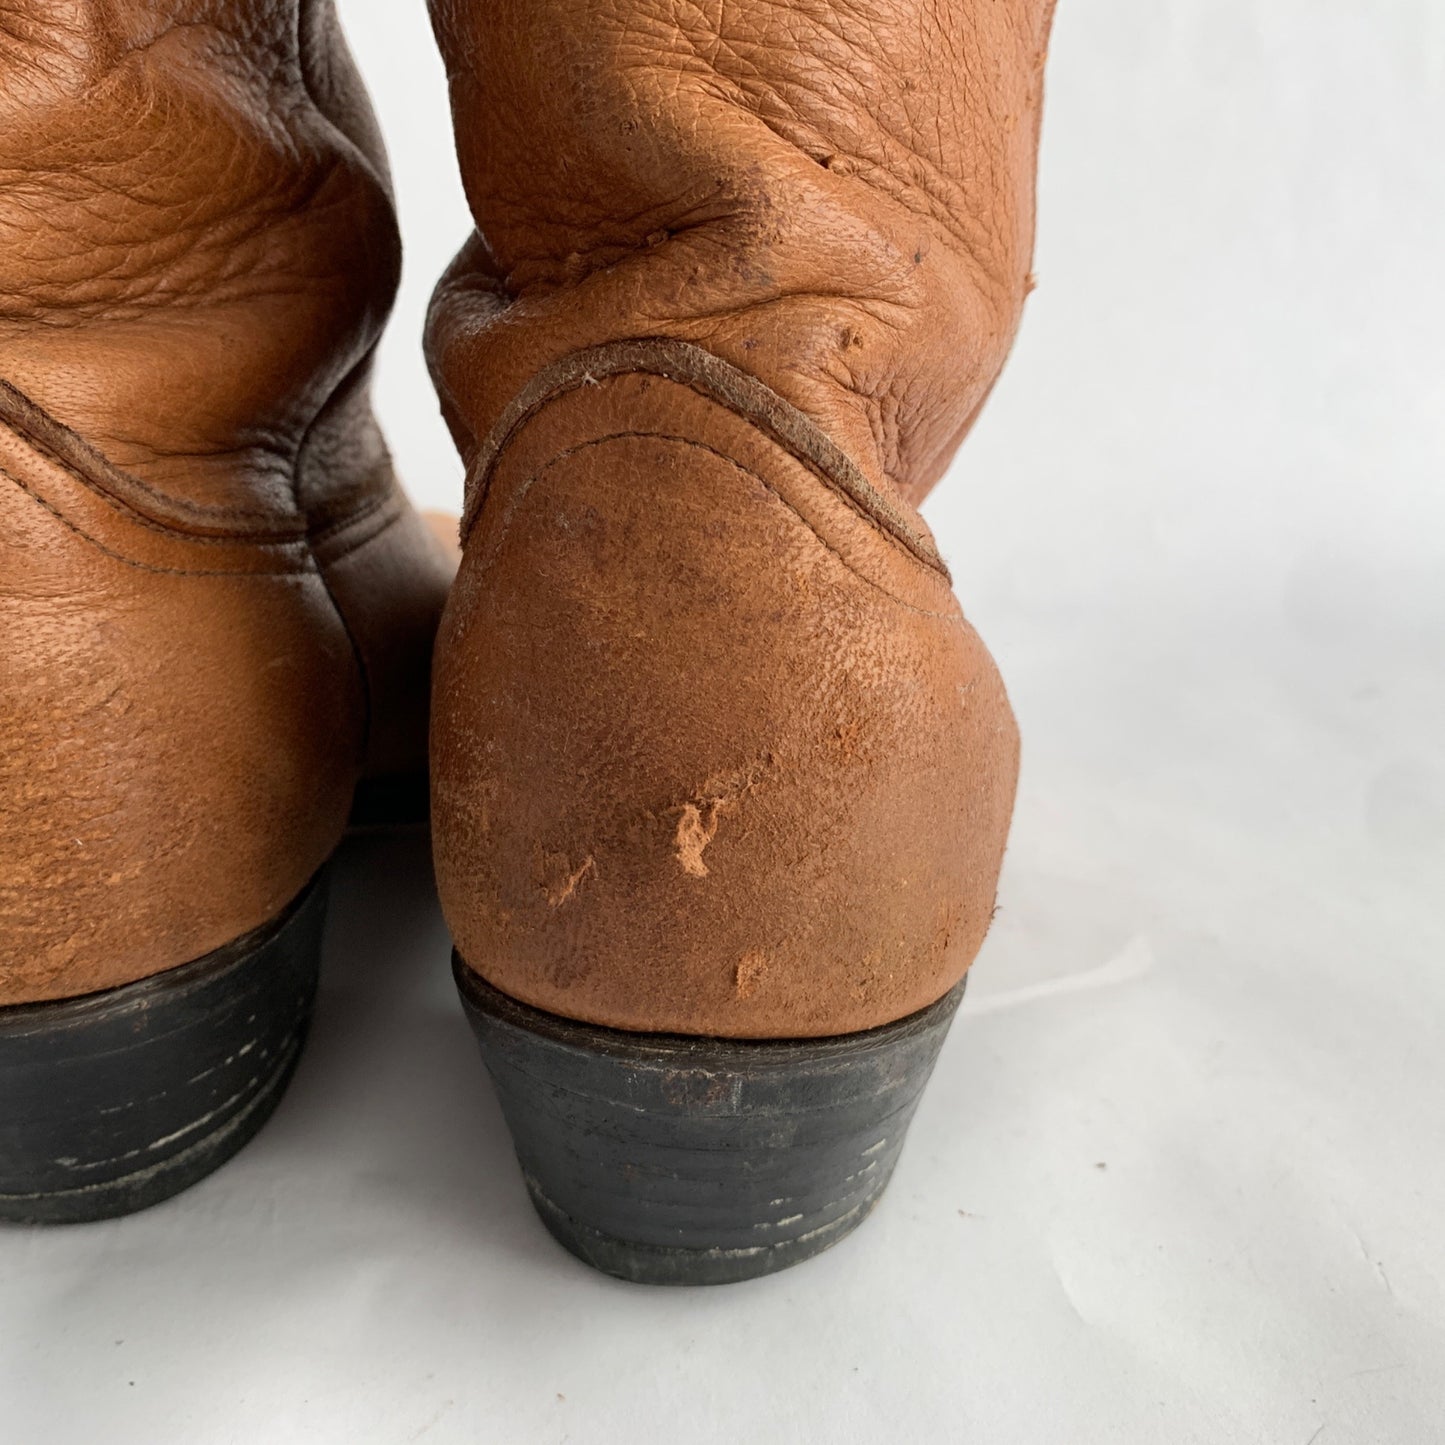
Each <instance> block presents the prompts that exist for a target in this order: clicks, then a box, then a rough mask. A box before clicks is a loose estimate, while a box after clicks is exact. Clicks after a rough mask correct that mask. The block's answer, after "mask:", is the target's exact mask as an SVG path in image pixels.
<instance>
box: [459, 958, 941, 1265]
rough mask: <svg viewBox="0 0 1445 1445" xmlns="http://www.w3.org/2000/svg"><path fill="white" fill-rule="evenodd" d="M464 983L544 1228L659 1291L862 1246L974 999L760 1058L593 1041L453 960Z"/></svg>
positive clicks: (623, 1036)
mask: <svg viewBox="0 0 1445 1445" xmlns="http://www.w3.org/2000/svg"><path fill="white" fill-rule="evenodd" d="M453 972H454V974H455V976H456V980H457V986H458V989H459V991H460V993H461V997H462V1003H463V1006H464V1008H465V1010H466V1014H467V1017H468V1020H469V1021H470V1023H471V1026H472V1029H473V1031H474V1032H475V1034H476V1037H477V1041H478V1043H479V1044H480V1046H481V1051H482V1058H483V1060H484V1062H485V1063H486V1066H487V1070H488V1072H489V1073H490V1074H491V1076H492V1080H493V1082H494V1083H495V1085H496V1089H497V1095H498V1098H499V1100H500V1102H501V1106H502V1112H503V1114H504V1116H505V1117H506V1120H507V1125H508V1127H509V1128H510V1130H511V1133H512V1139H513V1142H514V1144H515V1146H516V1151H517V1157H518V1159H519V1161H520V1163H521V1166H522V1173H523V1175H524V1177H525V1179H526V1183H527V1189H528V1191H529V1193H530V1194H531V1197H532V1202H533V1204H534V1205H535V1206H536V1209H537V1212H538V1214H539V1215H541V1218H542V1222H543V1223H544V1224H545V1225H546V1226H547V1228H548V1229H549V1230H550V1231H551V1233H552V1234H553V1235H554V1236H555V1237H556V1238H557V1239H558V1240H559V1241H560V1242H561V1243H562V1244H563V1245H565V1246H566V1247H567V1249H569V1250H571V1252H572V1253H573V1254H575V1255H577V1256H578V1258H580V1259H582V1260H584V1261H585V1262H586V1263H588V1264H591V1265H593V1266H595V1267H596V1268H598V1269H600V1270H603V1271H605V1272H606V1273H608V1274H611V1275H616V1276H617V1277H619V1278H621V1279H626V1280H633V1281H636V1282H638V1283H643V1284H726V1283H730V1282H733V1281H737V1280H744V1279H752V1278H754V1277H756V1276H758V1275H764V1274H771V1273H772V1272H774V1271H775V1270H780V1269H785V1268H787V1266H789V1265H791V1264H796V1263H798V1262H799V1261H801V1260H804V1259H807V1258H809V1257H810V1256H812V1255H815V1254H817V1253H819V1252H820V1251H821V1250H824V1249H826V1248H828V1246H829V1245H831V1244H834V1243H836V1242H837V1241H838V1240H840V1239H842V1238H843V1237H844V1236H845V1235H846V1234H848V1233H850V1232H851V1231H852V1230H853V1229H855V1228H856V1227H857V1226H858V1225H859V1224H860V1223H861V1222H862V1221H863V1220H864V1219H865V1218H866V1217H867V1215H868V1213H869V1211H870V1210H871V1209H872V1208H873V1206H874V1205H875V1204H876V1203H877V1201H878V1198H879V1196H880V1195H881V1194H882V1192H883V1189H884V1187H885V1186H886V1184H887V1183H888V1179H889V1176H890V1175H891V1174H892V1172H893V1166H894V1164H895V1163H896V1162H897V1159H898V1155H899V1151H900V1149H901V1148H902V1144H903V1137H904V1134H905V1133H906V1131H907V1129H908V1124H909V1121H910V1120H911V1119H912V1117H913V1111H914V1109H915V1108H916V1106H917V1104H918V1099H919V1096H920V1095H921V1093H922V1091H923V1087H924V1085H925V1084H926V1083H927V1082H928V1076H929V1074H930V1073H931V1072H932V1070H933V1065H934V1061H935V1060H936V1059H937V1057H938V1051H939V1048H940V1047H941V1045H942V1043H943V1040H944V1037H945V1035H946V1034H947V1032H948V1027H949V1024H950V1023H951V1022H952V1020H953V1016H954V1013H955V1012H956V1011H957V1008H958V1004H959V1001H960V999H961V998H962V997H963V991H964V983H962V982H961V983H959V984H958V985H957V986H956V987H955V988H954V989H953V990H952V991H951V992H949V993H948V994H946V995H945V996H944V997H943V998H941V999H939V1001H938V1002H937V1003H935V1004H933V1005H931V1006H930V1007H928V1008H926V1009H923V1010H921V1011H920V1012H918V1013H916V1014H912V1015H910V1016H909V1017H907V1018H904V1019H900V1020H898V1021H897V1022H896V1023H892V1024H886V1025H884V1026H883V1027H882V1028H876V1029H869V1030H867V1031H865V1032H862V1033H857V1034H850V1035H844V1036H841V1037H837V1038H827V1039H801V1040H795V1041H788V1040H785V1041H775V1040H762V1041H747V1040H731V1039H704V1038H687V1037H681V1036H675V1035H666V1034H632V1033H625V1032H621V1031H619V1030H616V1029H608V1028H602V1027H598V1026H596V1025H593V1024H584V1023H578V1022H575V1021H573V1020H570V1019H564V1018H560V1017H557V1016H556V1015H553V1014H548V1013H543V1012H542V1011H541V1010H539V1009H535V1008H531V1007H529V1006H528V1005H526V1004H523V1003H520V1002H518V1001H517V1000H515V999H513V998H511V997H509V996H508V995H506V994H504V993H501V992H500V991H498V990H497V989H495V988H493V987H492V986H491V985H490V984H488V983H487V982H486V981H485V980H483V979H482V978H481V977H480V976H479V975H477V974H476V973H474V972H473V971H472V970H471V969H470V968H468V967H467V966H466V964H465V963H464V961H463V960H462V959H461V957H460V955H457V954H455V953H454V954H453Z"/></svg>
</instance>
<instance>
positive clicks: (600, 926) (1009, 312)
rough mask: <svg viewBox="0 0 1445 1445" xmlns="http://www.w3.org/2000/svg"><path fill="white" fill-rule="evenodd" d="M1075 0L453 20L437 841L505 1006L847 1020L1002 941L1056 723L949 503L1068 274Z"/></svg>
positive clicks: (586, 8) (953, 975)
mask: <svg viewBox="0 0 1445 1445" xmlns="http://www.w3.org/2000/svg"><path fill="white" fill-rule="evenodd" d="M1050 10H1051V6H1050V5H1049V4H1048V3H1046V0H997V3H989V4H982V3H978V0H948V3H944V4H928V5H925V4H921V3H917V0H797V3H790V4H787V5H780V4H775V3H770V0H739V3H730V4H728V5H725V6H724V5H710V4H704V5H696V6H686V7H679V6H676V5H673V4H670V3H661V0H496V3H492V4H487V5H480V4H475V3H470V0H432V15H433V20H434V24H435V28H436V31H437V35H438V39H439V41H440V43H441V47H442V51H443V55H444V56H445V59H446V63H447V69H448V75H449V80H450V86H451V99H452V108H453V114H454V118H455V123H456V133H457V149H458V155H459V158H460V162H461V169H462V175H463V179H464V182H465V184H466V188H467V194H468V199H469V201H470V204H471V207H472V211H473V215H474V217H475V220H476V234H475V235H474V236H473V237H472V238H471V240H470V241H469V242H468V243H467V244H466V245H465V246H464V247H463V249H462V251H461V253H460V254H459V255H458V257H457V259H456V261H455V262H454V264H453V266H452V268H451V270H450V271H449V273H448V274H447V276H446V277H444V278H443V281H442V283H441V285H440V286H439V288H438V291H437V294H436V297H435V300H434V303H433V308H432V315H431V321H430V325H429V330H428V349H429V356H430V360H431V364H432V368H433V374H434V376H435V377H436V380H437V385H438V390H439V393H440V395H441V399H442V405H443V412H444V414H445V415H446V417H447V420H448V422H449V424H450V425H451V428H452V431H453V434H454V436H455V437H456V439H457V442H458V446H459V448H460V450H461V452H462V455H463V458H464V460H465V461H466V464H467V467H468V495H467V506H466V512H465V517H464V527H463V539H464V544H465V551H464V558H463V562H462V566H461V571H460V573H459V577H458V582H457V585H456V587H455V588H454V590H453V593H452V596H451V599H450V601H449V603H448V607H447V611H446V614H445V617H444V621H443V627H442V631H441V634H440V636H439V643H438V652H437V663H436V675H435V688H434V703H433V708H434V711H433V737H432V755H433V769H434V771H433V816H434V822H435V827H434V839H435V849H436V858H437V869H438V881H439V885H440V888H441V893H442V902H443V907H444V909H445V912H446V915H447V919H448V922H449V924H450V926H451V928H452V931H453V934H454V936H455V939H456V942H457V947H458V951H459V953H460V955H461V957H462V958H463V959H464V960H465V962H466V964H467V965H468V966H470V967H471V968H473V969H474V970H476V971H477V972H479V973H480V974H481V975H482V976H483V977H485V978H486V979H487V980H488V981H489V982H490V983H492V984H493V985H494V986H495V987H497V988H499V989H500V990H502V991H503V992H504V993H507V994H509V995H511V996H512V997H514V998H516V999H519V1000H521V1001H523V1002H524V1003H527V1004H531V1005H533V1006H535V1007H538V1008H541V1009H545V1010H548V1011H550V1012H553V1013H557V1014H561V1015H563V1016H566V1017H570V1018H573V1019H579V1020H584V1021H587V1022H591V1023H597V1024H604V1025H610V1026H613V1027H617V1028H622V1029H631V1030H639V1031H650V1032H669V1031H671V1032H680V1033H689V1034H704V1035H717V1036H731V1037H740V1038H768V1037H783V1038H788V1037H802V1036H815V1035H826V1034H833V1033H840V1032H848V1031H855V1030H860V1029H865V1028H869V1027H872V1026H875V1025H880V1024H884V1023H888V1022H890V1021H892V1020H894V1019H898V1018H901V1017H902V1016H904V1015H906V1014H909V1013H912V1012H914V1011H916V1010H918V1009H920V1008H923V1007H925V1006H927V1005H929V1004H931V1003H933V1002H934V1001H935V1000H936V999H938V998H940V997H941V996H942V995H944V994H945V993H947V992H948V990H949V989H950V988H952V987H953V986H954V985H955V984H956V983H957V982H958V980H959V979H960V977H961V976H962V975H963V973H964V971H965V970H966V969H967V967H968V965H969V963H970V962H971V961H972V959H973V957H974V955H975V953H976V952H977V950H978V947H979V945H980V943H981V942H982V939H983V936H984V933H985V931H986V929H987V927H988V923H989V919H990V916H991V913H992V909H993V906H994V894H995V888H996V883H997V878H998V872H999V867H1000V863H1001V859H1002V854H1003V848H1004V842H1005V837H1006V833H1007V826H1008V819H1009V814H1010V810H1011V806H1012V799H1013V792H1014V786H1015V778H1016V773H1017V736H1016V732H1015V729H1014V723H1013V718H1012V714H1011V713H1010V710H1009V706H1008V702H1007V699H1006V697H1005V695H1004V691H1003V687H1002V684H1001V683H1000V681H999V677H998V674H997V672H996V670H995V668H994V666H993V663H992V661H991V660H990V658H989V656H988V654H987V652H986V651H985V649H984V648H983V646H982V644H981V643H980V642H979V640H978V638H977V637H976V635H975V634H974V632H973V631H972V629H971V628H970V627H969V626H968V624H967V622H966V621H965V620H964V618H963V615H962V613H961V612H960V610H959V607H958V604H957V602H956V601H955V600H954V598H953V596H952V594H951V591H950V589H949V583H948V578H947V573H946V571H945V570H944V569H943V566H942V564H941V562H940V560H939V559H938V557H937V553H936V549H935V547H934V545H933V542H932V539H931V537H929V535H928V532H927V528H926V527H925V526H924V525H923V523H922V522H921V520H920V519H919V518H918V515H917V512H916V510H915V508H916V505H917V503H918V502H919V501H920V500H921V499H922V497H923V496H924V495H925V494H926V492H927V491H928V489H929V488H930V487H931V486H932V484H933V483H934V482H935V481H936V479H937V478H938V476H939V475H940V473H941V472H942V470H943V468H944V467H945V466H946V465H947V463H948V460H949V459H950V457H951V456H952V454H953V452H954V450H955V448H956V447H957V445H958V443H959V441H960V439H961V438H962V437H963V435H964V434H965V433H966V432H967V430H968V428H969V426H970V425H971V424H972V422H973V419H974V418H975V416H976V415H977V412H978V409H979V407H980V406H981V405H982V403H983V401H984V399H985V398H986V396H987V394H988V391H989V389H990V387H991V386H992V385H993V382H994V380H995V379H996V377H997V375H998V372H999V370H1000V368H1001V366H1002V364H1003V361H1004V358H1005V356H1006V354H1007V351H1008V348H1009V345H1010V342H1011V339H1012V336H1013V333H1014V330H1015V327H1016V325H1017V322H1018V318H1019V313H1020V309H1021V306H1022V303H1023V299H1024V296H1025V294H1026V293H1027V291H1028V289H1029V287H1030V285H1031V277H1030V274H1029V265H1030V255H1031V248H1032V234H1033V175H1034V159H1035V149H1036V140H1037V127H1038V117H1039V106H1040V96H1041V81H1042V66H1043V56H1044V49H1045V42H1046V37H1047V30H1048V22H1049V18H1050Z"/></svg>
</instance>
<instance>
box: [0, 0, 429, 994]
mask: <svg viewBox="0 0 1445 1445" xmlns="http://www.w3.org/2000/svg"><path fill="white" fill-rule="evenodd" d="M3 29H4V35H3V37H0V381H3V382H4V383H5V385H4V387H3V388H0V819H3V830H0V1004H4V1003H13V1002H18V1001H23V1000H29V999H38V998H51V997H60V996H66V995H74V994H79V993H84V992H90V991H93V990H95V989H100V988H105V987H110V986H113V985H115V984H119V983H124V982H128V981H130V980H132V979H135V978H139V977H142V976H145V975H147V974H150V973H153V972H156V971H158V970H160V969H162V968H166V967H169V966H172V965H175V964H178V963H182V962H185V961H186V960H188V959H190V958H193V957H195V956H197V955H198V954H200V953H204V952H206V951H208V950H209V949H211V948H214V947H216V946H218V945H220V944H222V943H225V942H227V941H229V940H230V939H231V938H233V937H235V936H236V935H237V934H240V933H243V932H245V931H247V930H248V929H250V928H253V927H255V926H257V925H258V924H260V923H262V922H264V921H265V919H267V918H268V917H270V916H271V915H273V914H274V913H275V912H277V911H278V910H279V909H280V908H281V907H282V906H284V904H285V903H286V902H287V901H288V899H289V898H291V897H292V896H293V895H294V894H295V893H297V892H298V891H299V890H300V888H301V887H302V886H303V885H304V884H305V882H306V880H307V879H308V878H309V876H310V875H311V873H312V872H313V871H314V870H315V869H316V867H317V866H318V865H319V864H320V863H321V862H322V860H323V859H324V858H325V857H326V855H327V854H328V853H329V852H330V851H331V849H332V848H333V847H334V845H335V843H336V842H337V840H338V839H339V837H340V835H341V832H342V829H343V827H344V826H345V822H346V816H347V811H348V808H349V806H350V801H351V795H352V790H353V788H354V786H355V784H356V781H357V779H358V777H359V776H360V775H361V774H362V772H363V771H366V772H370V773H388V772H397V771H405V770H408V769H412V770H415V769H418V768H420V767H422V766H424V763H425V712H426V697H427V657H428V651H429V647H428V643H429V639H430V635H431V632H432V630H433V628H434V624H435V620H436V617H437V615H438V614H439V611H440V607H441V603H442V599H443V597H444V595H445V590H446V586H447V584H448V581H449V577H450V570H451V566H450V563H449V561H448V559H447V558H446V556H445V554H444V552H443V551H442V550H441V549H440V548H438V547H437V546H436V545H435V543H434V541H433V539H432V538H431V535H430V533H429V532H428V531H427V529H426V528H425V527H424V526H423V524H422V523H421V522H420V520H419V519H418V518H417V517H416V516H415V514H414V513H413V512H412V510H411V508H410V507H409V505H408V504H407V503H406V501H405V499H404V497H403V496H402V494H401V493H400V491H399V489H398V488H397V486H396V483H395V481H394V479H393V477H392V473H391V466H390V462H389V459H388V458H387V455H386V450H385V446H384V444H383V443H382V440H381V438H380V435H379V433H378V432H377V429H376V426H375V423H374V422H373V421H372V419H371V413H370V406H369V403H368V400H367V371H368V366H369V356H370V352H371V349H372V347H373V345H374V344H375V341H376V338H377V335H378V334H379V331H380V328H381V325H382V322H383V320H384V318H385V315H386V312H387V310H388V308H389V306H390V303H391V298H392V293H393V290H394V287H395V282H396V275H397V265H398V253H399V250H398V244H397V237H396V227H395V221H394V218H393V216H392V210H391V201H390V194H389V183H388V180H387V177H386V173H385V162H384V158H383V156H382V153H381V149H380V144H379V141H378V139H377V136H376V130H375V126H374V123H373V122H372V120H371V117H370V112H369V109H368V107H367V103H366V100H365V96H364V94H363V93H362V92H361V90H360V87H359V84H358V83H357V81H356V78H355V74H354V71H353V70H352V67H351V62H350V60H349V58H348V57H347V56H346V54H345V51H344V47H343V46H341V44H340V41H339V35H338V33H337V31H336V27H335V19H334V16H333V15H332V13H331V7H330V5H329V3H328V4H321V3H313V0H304V3H300V4H298V3H296V0H161V3H154V0H114V3H108V4H106V5H104V6H91V5H84V6H81V5H76V6H56V5H50V4H40V3H22V4H16V5H11V6H8V7H7V9H6V17H5V24H4V27H3Z"/></svg>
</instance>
